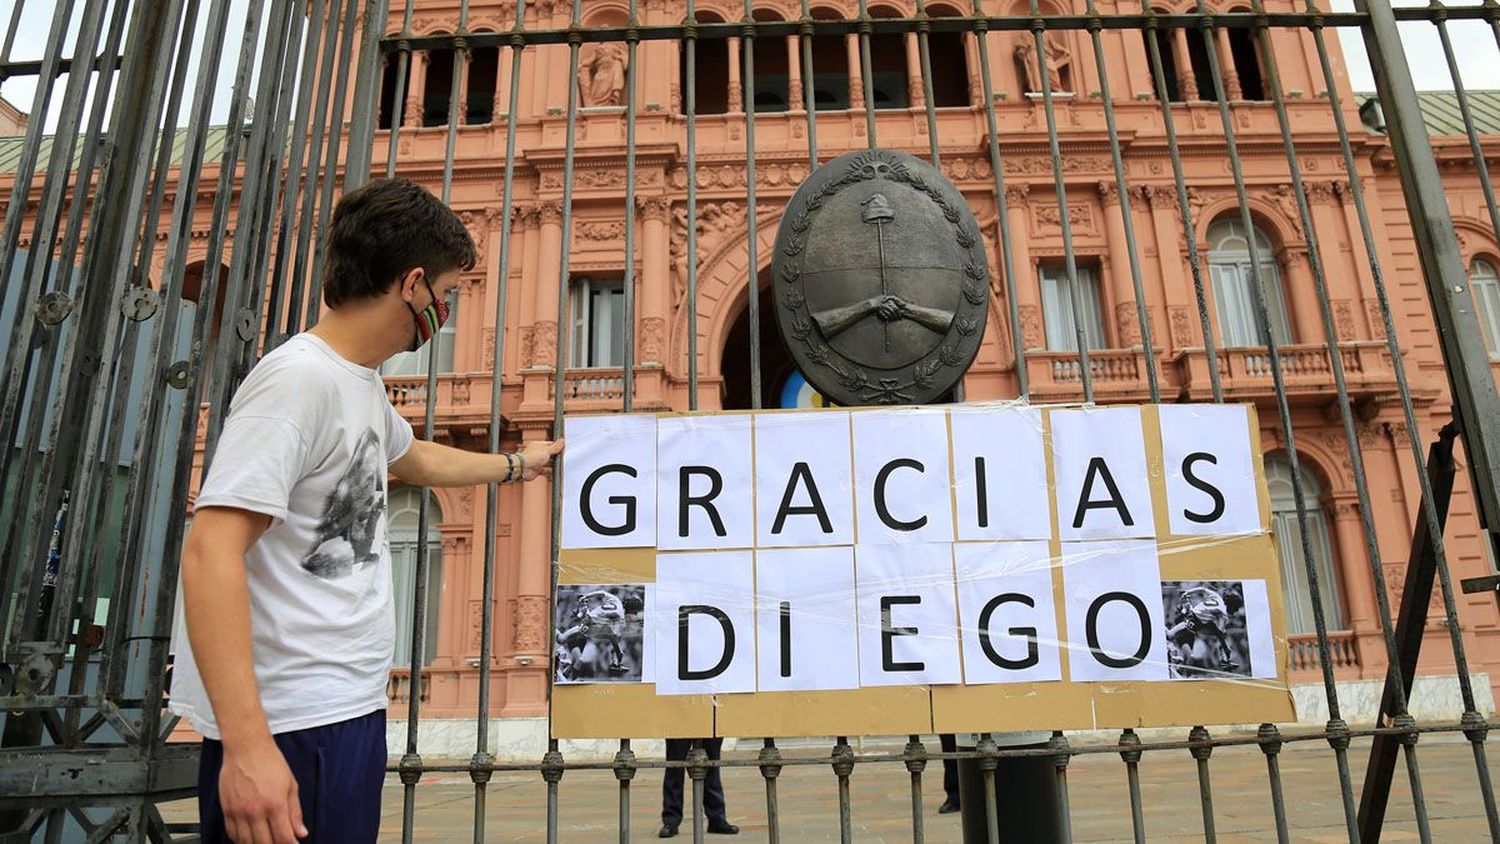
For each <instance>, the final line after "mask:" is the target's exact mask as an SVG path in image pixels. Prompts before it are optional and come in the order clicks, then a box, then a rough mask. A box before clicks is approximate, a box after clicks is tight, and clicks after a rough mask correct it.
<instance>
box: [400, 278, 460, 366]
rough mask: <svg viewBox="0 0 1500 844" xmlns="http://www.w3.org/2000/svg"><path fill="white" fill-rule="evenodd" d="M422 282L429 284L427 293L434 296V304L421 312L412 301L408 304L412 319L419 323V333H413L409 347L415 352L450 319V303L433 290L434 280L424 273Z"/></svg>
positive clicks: (407, 307) (409, 349)
mask: <svg viewBox="0 0 1500 844" xmlns="http://www.w3.org/2000/svg"><path fill="white" fill-rule="evenodd" d="M422 283H423V284H425V285H427V293H428V295H429V296H431V297H432V304H430V305H428V306H427V307H425V308H423V309H422V311H421V312H420V313H418V312H417V311H416V310H414V309H413V308H412V306H411V303H410V302H408V303H407V304H406V309H407V310H409V311H411V317H412V320H413V321H415V322H416V324H417V333H416V334H413V335H412V338H411V345H410V346H408V347H407V349H406V350H407V351H408V352H415V351H416V350H418V349H420V348H422V345H423V344H424V343H426V342H427V341H428V340H431V339H432V337H433V335H434V334H437V333H438V331H439V330H440V329H441V328H442V327H443V324H444V323H446V322H447V321H448V310H449V309H448V303H447V302H446V301H444V300H442V299H439V298H438V296H437V293H435V292H433V290H432V282H430V281H428V280H427V277H426V276H425V275H424V276H423V277H422Z"/></svg>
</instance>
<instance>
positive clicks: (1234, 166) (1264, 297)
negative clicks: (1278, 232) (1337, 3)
mask: <svg viewBox="0 0 1500 844" xmlns="http://www.w3.org/2000/svg"><path fill="white" fill-rule="evenodd" d="M1197 13H1199V15H1200V19H1199V30H1200V33H1202V36H1203V43H1205V46H1206V48H1208V63H1209V73H1211V76H1212V79H1214V94H1215V97H1217V100H1218V112H1220V123H1221V126H1223V127H1224V142H1226V150H1227V153H1229V166H1230V174H1232V175H1233V180H1235V196H1236V201H1238V205H1239V222H1241V225H1242V226H1244V229H1245V232H1247V234H1248V235H1253V232H1254V231H1256V226H1254V222H1253V219H1251V214H1250V198H1248V196H1247V192H1245V172H1244V168H1242V163H1241V157H1239V147H1238V142H1236V139H1235V121H1233V118H1232V117H1230V112H1229V99H1227V97H1226V93H1224V78H1223V73H1221V72H1220V61H1218V51H1217V45H1215V43H1214V42H1215V39H1214V16H1212V13H1211V12H1209V10H1208V6H1206V3H1205V0H1197ZM1260 259H1262V256H1260V250H1259V249H1257V247H1254V244H1253V246H1251V250H1250V264H1251V274H1253V276H1254V279H1256V285H1254V288H1256V297H1254V306H1256V315H1257V318H1259V319H1260V325H1265V327H1266V328H1265V340H1266V343H1265V345H1266V355H1268V358H1269V361H1271V376H1272V384H1274V387H1275V394H1277V414H1278V415H1280V423H1281V435H1283V439H1284V441H1286V454H1287V465H1289V468H1290V469H1292V492H1293V496H1295V499H1296V507H1298V531H1299V532H1301V540H1302V555H1304V562H1305V568H1307V574H1308V591H1310V592H1311V598H1313V601H1311V603H1313V621H1314V628H1316V630H1317V637H1319V657H1320V661H1322V663H1323V666H1322V669H1323V690H1325V694H1326V697H1328V709H1329V723H1328V727H1326V730H1325V732H1326V733H1328V735H1329V744H1331V745H1332V747H1334V756H1335V762H1337V766H1338V783H1340V796H1341V798H1343V804H1344V822H1346V826H1347V828H1349V834H1350V840H1358V808H1356V807H1355V795H1353V784H1352V780H1350V774H1349V744H1347V741H1349V739H1347V727H1346V726H1344V720H1343V715H1341V711H1340V706H1338V690H1337V687H1335V684H1334V669H1332V666H1331V664H1329V648H1328V619H1326V616H1325V607H1323V598H1322V594H1320V592H1319V586H1317V565H1316V564H1314V556H1313V547H1311V531H1308V526H1307V513H1308V507H1307V496H1305V493H1304V487H1302V465H1301V460H1299V457H1298V442H1296V435H1295V433H1293V430H1292V408H1290V403H1289V400H1287V390H1286V376H1284V373H1283V369H1281V351H1280V348H1278V340H1277V337H1275V334H1272V331H1271V309H1269V294H1268V292H1266V276H1265V271H1263V270H1262V265H1260ZM1418 811H1419V813H1421V811H1422V810H1421V808H1419V810H1418Z"/></svg>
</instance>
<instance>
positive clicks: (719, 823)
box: [708, 818, 740, 835]
mask: <svg viewBox="0 0 1500 844" xmlns="http://www.w3.org/2000/svg"><path fill="white" fill-rule="evenodd" d="M708 831H709V832H710V833H711V834H713V835H739V834H740V828H739V827H737V826H735V825H734V824H732V823H730V822H729V821H726V820H724V819H723V818H709V819H708Z"/></svg>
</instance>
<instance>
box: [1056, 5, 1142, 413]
mask: <svg viewBox="0 0 1500 844" xmlns="http://www.w3.org/2000/svg"><path fill="white" fill-rule="evenodd" d="M1085 11H1086V12H1087V14H1088V17H1089V40H1090V42H1091V43H1092V44H1093V47H1094V67H1095V69H1096V70H1097V71H1098V73H1099V94H1100V97H1101V99H1102V101H1103V105H1104V128H1105V130H1106V131H1107V132H1108V133H1109V155H1110V161H1111V163H1112V164H1113V165H1114V169H1115V193H1116V195H1117V196H1118V197H1119V201H1120V216H1121V217H1122V218H1123V219H1124V222H1125V251H1126V254H1127V255H1128V256H1129V258H1130V284H1131V289H1132V290H1134V292H1135V318H1136V321H1137V322H1138V324H1139V327H1140V332H1141V352H1142V353H1143V355H1144V356H1145V358H1146V388H1147V390H1148V391H1149V392H1150V395H1151V403H1152V404H1157V403H1159V402H1160V401H1161V386H1160V384H1159V383H1158V379H1157V372H1156V370H1157V360H1156V346H1155V344H1154V343H1153V342H1152V338H1151V318H1150V316H1149V312H1148V311H1147V308H1146V286H1145V282H1144V281H1143V280H1142V277H1141V258H1140V250H1139V248H1138V246H1137V244H1136V239H1135V215H1134V213H1133V212H1132V209H1131V207H1130V186H1129V184H1128V183H1127V182H1126V178H1125V158H1124V155H1123V154H1122V153H1121V151H1120V131H1119V128H1118V125H1117V124H1116V122H1115V99H1114V94H1113V93H1112V91H1111V90H1110V84H1109V62H1107V61H1105V58H1104V45H1103V43H1102V42H1103V36H1102V35H1101V34H1100V30H1101V29H1103V26H1102V21H1101V20H1100V17H1099V8H1098V6H1097V5H1096V4H1095V2H1094V0H1087V3H1086V7H1085ZM1039 61H1040V60H1039ZM1116 271H1117V272H1118V269H1117V270H1116ZM1100 282H1101V283H1103V279H1102V278H1101V279H1100Z"/></svg>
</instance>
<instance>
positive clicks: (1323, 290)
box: [1251, 0, 1427, 840]
mask: <svg viewBox="0 0 1500 844" xmlns="http://www.w3.org/2000/svg"><path fill="white" fill-rule="evenodd" d="M1251 9H1252V11H1254V12H1255V13H1256V14H1257V15H1258V16H1261V17H1260V20H1259V21H1258V23H1257V26H1256V28H1255V30H1254V37H1255V39H1256V41H1257V42H1258V44H1259V47H1260V53H1261V66H1262V68H1263V69H1264V71H1265V76H1266V82H1267V87H1268V88H1269V89H1270V92H1271V97H1272V102H1273V104H1274V105H1275V110H1276V119H1277V123H1278V124H1279V125H1280V128H1281V138H1282V144H1283V146H1284V148H1285V150H1286V158H1287V169H1288V171H1289V172H1290V173H1291V178H1292V193H1293V194H1294V195H1295V196H1296V201H1297V209H1298V213H1299V214H1300V217H1301V220H1302V227H1303V231H1305V232H1307V249H1308V262H1309V264H1310V266H1311V269H1312V273H1313V285H1314V289H1315V292H1316V293H1317V299H1318V310H1319V312H1320V314H1321V316H1322V322H1323V335H1324V338H1325V339H1326V341H1327V348H1328V358H1329V362H1330V364H1331V367H1332V370H1333V378H1334V387H1335V393H1336V397H1337V402H1338V407H1339V416H1340V418H1341V420H1342V422H1343V426H1344V439H1345V442H1346V445H1347V448H1348V451H1349V459H1350V467H1351V472H1352V474H1353V476H1354V488H1355V494H1356V498H1357V501H1358V504H1359V513H1360V522H1361V527H1362V528H1363V530H1364V535H1365V551H1366V554H1367V555H1368V558H1369V563H1370V574H1371V577H1372V578H1373V580H1374V582H1375V603H1376V610H1377V612H1378V613H1379V620H1380V627H1381V632H1382V634H1383V635H1382V639H1383V641H1384V643H1385V648H1386V668H1387V683H1388V684H1389V686H1388V687H1389V688H1390V689H1391V691H1392V693H1393V695H1394V698H1393V702H1394V704H1395V708H1396V711H1395V712H1393V713H1390V714H1391V715H1394V716H1395V717H1396V718H1398V719H1401V718H1407V719H1409V718H1410V715H1409V714H1408V712H1407V689H1406V684H1405V681H1404V679H1403V677H1402V674H1401V660H1400V658H1399V654H1398V652H1397V646H1396V637H1395V625H1394V623H1393V622H1392V619H1391V607H1390V597H1389V595H1388V594H1387V587H1386V581H1385V577H1384V572H1385V566H1384V564H1383V563H1382V561H1381V556H1380V545H1379V542H1378V541H1377V537H1376V534H1375V517H1374V512H1373V509H1372V507H1371V505H1370V489H1369V481H1368V478H1367V476H1366V473H1365V463H1364V454H1363V450H1362V448H1361V446H1360V443H1359V436H1358V434H1357V432H1356V431H1355V425H1354V412H1353V409H1352V408H1351V406H1350V402H1349V388H1348V383H1347V381H1346V379H1345V374H1344V363H1343V354H1342V352H1341V351H1340V349H1339V343H1338V331H1337V329H1336V328H1335V326H1334V319H1333V307H1332V304H1331V303H1330V302H1329V298H1328V286H1327V280H1326V277H1325V270H1324V267H1323V260H1322V252H1321V249H1320V247H1319V243H1318V235H1317V231H1316V229H1315V228H1314V224H1313V219H1312V211H1311V209H1310V208H1309V207H1308V203H1307V193H1306V191H1305V190H1304V187H1303V182H1302V173H1301V166H1300V164H1299V161H1298V157H1297V150H1296V145H1295V143H1294V142H1293V139H1292V129H1291V121H1290V119H1289V118H1288V116H1287V110H1286V101H1285V98H1284V97H1283V94H1282V89H1281V76H1280V72H1279V69H1278V67H1277V64H1276V56H1275V52H1274V50H1272V49H1271V44H1270V34H1269V30H1268V29H1267V28H1266V26H1265V19H1264V13H1265V10H1264V7H1263V5H1262V2H1261V0H1251ZM1354 178H1356V179H1357V178H1358V176H1357V175H1356V176H1354ZM1385 714H1386V713H1377V714H1376V717H1377V718H1379V717H1381V716H1382V715H1385ZM1403 746H1404V747H1405V751H1406V761H1407V773H1408V774H1409V776H1410V777H1411V787H1412V805H1413V809H1414V810H1415V812H1416V815H1417V823H1418V827H1419V829H1425V828H1426V827H1427V805H1426V803H1425V801H1424V800H1423V798H1422V794H1423V791H1422V783H1421V778H1420V768H1419V766H1418V764H1417V753H1416V742H1415V741H1412V742H1410V743H1406V744H1404V745H1403ZM1424 840H1425V837H1424Z"/></svg>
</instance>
